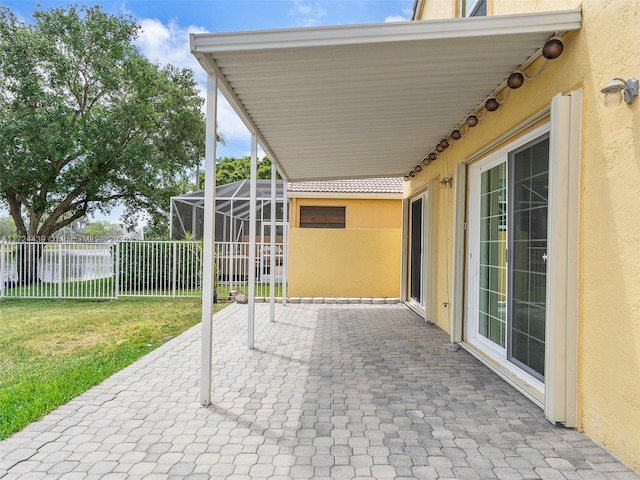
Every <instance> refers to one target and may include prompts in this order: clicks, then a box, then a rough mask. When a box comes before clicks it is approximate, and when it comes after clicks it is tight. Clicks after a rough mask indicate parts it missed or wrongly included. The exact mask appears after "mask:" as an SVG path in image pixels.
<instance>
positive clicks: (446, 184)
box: [440, 177, 453, 188]
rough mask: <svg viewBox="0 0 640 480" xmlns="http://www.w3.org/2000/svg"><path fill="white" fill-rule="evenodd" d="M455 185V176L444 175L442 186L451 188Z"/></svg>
mask: <svg viewBox="0 0 640 480" xmlns="http://www.w3.org/2000/svg"><path fill="white" fill-rule="evenodd" d="M452 186H453V177H443V178H442V180H440V188H447V187H449V188H451V187H452Z"/></svg>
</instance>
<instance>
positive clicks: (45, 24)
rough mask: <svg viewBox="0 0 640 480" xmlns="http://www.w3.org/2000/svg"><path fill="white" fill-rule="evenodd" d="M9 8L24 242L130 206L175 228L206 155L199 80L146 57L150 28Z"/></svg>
mask: <svg viewBox="0 0 640 480" xmlns="http://www.w3.org/2000/svg"><path fill="white" fill-rule="evenodd" d="M33 17H34V19H33V23H31V24H23V23H21V22H20V21H18V20H17V19H16V17H15V16H14V15H13V14H12V12H11V11H10V10H9V9H8V8H7V7H4V6H1V5H0V201H3V202H4V203H6V204H7V206H8V207H9V213H10V215H11V216H12V218H13V219H14V221H15V224H16V232H17V234H18V236H19V237H23V238H35V237H39V238H48V237H50V236H51V235H52V234H54V233H55V232H56V231H58V230H60V229H62V228H64V227H65V226H67V225H71V224H72V223H73V222H74V221H76V220H78V219H80V218H82V217H84V216H86V215H87V214H89V213H92V212H95V211H102V212H106V211H108V210H110V209H111V208H112V207H113V206H114V205H115V204H117V203H122V204H124V205H125V208H126V212H125V215H124V217H125V218H126V221H127V226H129V227H132V226H133V225H135V224H136V223H137V221H138V219H139V218H140V216H142V215H148V216H150V217H151V218H152V222H155V223H157V224H161V223H162V222H163V221H164V222H165V223H166V211H167V210H168V206H169V198H170V196H172V195H178V194H181V193H184V192H185V191H187V190H186V189H185V185H186V184H187V183H188V182H187V180H186V177H187V174H188V173H189V172H190V171H193V168H195V166H196V165H197V164H198V162H199V159H200V158H201V157H202V152H203V151H204V137H205V122H204V117H203V114H202V110H201V107H202V104H203V100H202V98H201V97H200V96H199V93H198V88H197V85H196V82H195V80H194V77H193V73H192V72H191V71H190V70H187V69H178V68H175V67H173V66H170V65H169V66H166V67H160V66H159V65H157V64H153V63H151V62H149V61H148V60H146V59H145V58H144V57H143V56H142V55H141V54H140V52H139V51H138V50H137V48H136V47H135V46H134V44H133V41H134V40H135V38H136V36H137V35H138V30H139V27H138V26H137V25H136V24H135V23H134V21H133V20H132V18H130V17H128V16H117V17H116V16H111V15H108V14H106V13H104V12H103V11H102V10H101V8H100V7H98V6H96V7H84V6H83V7H77V6H69V7H68V8H67V9H62V8H54V9H49V10H41V9H38V10H36V11H35V12H34V15H33Z"/></svg>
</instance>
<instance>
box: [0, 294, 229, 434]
mask: <svg viewBox="0 0 640 480" xmlns="http://www.w3.org/2000/svg"><path fill="white" fill-rule="evenodd" d="M223 306H224V304H222V305H215V306H214V307H215V311H217V310H220V309H221V308H222V307H223ZM200 319H201V299H200V298H179V299H164V298H126V299H120V300H114V301H91V300H17V299H5V300H2V301H0V440H2V439H4V438H6V437H8V436H9V435H11V434H12V433H15V432H17V431H19V430H21V429H22V428H24V427H25V426H26V425H28V424H29V423H31V422H33V421H35V420H37V419H39V418H41V417H42V416H43V415H45V414H47V413H48V412H50V411H51V410H53V409H55V408H56V407H58V406H60V405H62V404H64V403H66V402H67V401H69V400H70V399H71V398H73V397H75V396H77V395H79V394H80V393H82V392H84V391H85V390H87V389H89V388H90V387H92V386H94V385H96V384H98V383H100V382H101V381H102V380H104V379H105V378H107V377H109V376H110V375H112V374H113V373H115V372H117V371H119V370H121V369H122V368H124V367H126V366H127V365H129V364H130V363H132V362H133V361H135V360H136V359H138V358H140V357H141V356H143V355H145V354H147V353H149V352H150V351H152V350H154V349H155V348H157V347H159V346H160V345H162V343H163V340H165V339H167V338H168V337H173V336H176V335H178V334H180V333H182V332H184V331H185V330H187V329H188V328H190V327H191V326H193V325H195V324H197V323H198V322H199V321H200Z"/></svg>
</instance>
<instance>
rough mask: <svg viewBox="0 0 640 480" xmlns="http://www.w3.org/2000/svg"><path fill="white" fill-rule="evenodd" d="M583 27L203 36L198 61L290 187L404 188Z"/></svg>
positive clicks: (520, 21) (568, 19) (490, 25)
mask: <svg viewBox="0 0 640 480" xmlns="http://www.w3.org/2000/svg"><path fill="white" fill-rule="evenodd" d="M580 27H581V12H580V10H570V11H556V12H544V13H534V14H524V15H507V16H489V17H473V18H458V19H447V20H427V21H412V22H402V23H385V24H371V25H350V26H337V27H320V28H301V29H283V30H270V31H250V32H232V33H204V34H192V35H191V50H192V53H193V54H194V55H195V56H196V58H197V59H198V61H199V62H200V64H201V65H202V66H203V67H204V69H205V70H206V71H207V72H208V73H210V74H215V75H217V78H218V86H219V88H220V90H221V91H222V93H223V94H224V96H225V97H226V98H227V100H228V101H229V103H230V104H231V106H232V107H233V108H234V109H235V111H236V113H238V115H239V116H240V118H241V119H242V120H243V121H244V123H245V125H247V128H248V129H249V131H250V132H251V133H252V134H255V135H256V136H257V139H258V142H259V143H260V145H261V146H262V148H263V149H264V151H265V153H266V154H267V155H268V156H269V158H270V159H271V160H272V161H274V162H275V163H276V164H277V165H278V168H279V170H280V172H281V174H282V175H283V177H285V178H286V179H287V180H290V181H305V180H319V179H343V178H365V177H397V176H403V175H406V173H407V172H408V171H409V170H411V168H412V167H413V166H414V165H416V164H417V163H419V162H420V161H421V160H422V158H423V157H424V156H425V155H426V154H428V153H429V152H430V151H431V149H432V148H433V147H434V146H435V145H436V144H437V143H438V142H439V141H440V140H441V139H442V138H443V137H445V136H446V135H447V134H448V133H449V132H450V131H451V130H452V129H454V128H456V126H458V125H459V124H460V123H461V122H462V121H463V120H464V119H465V118H466V116H467V115H469V114H470V113H471V112H472V111H473V110H474V109H475V108H476V107H477V106H478V105H480V104H481V103H482V102H483V101H484V100H485V99H486V98H487V96H488V95H490V94H491V93H492V92H493V91H494V90H495V89H496V88H497V87H499V86H500V85H501V84H502V83H503V82H504V81H505V79H506V78H507V76H509V74H511V73H512V72H513V71H514V70H516V69H518V67H519V66H521V65H523V64H524V63H525V62H527V61H529V60H530V59H531V57H532V56H534V55H536V54H538V52H539V50H540V48H541V47H542V45H543V44H544V42H545V41H546V40H547V39H549V37H551V36H552V35H554V34H556V33H557V32H566V31H571V30H578V29H580ZM223 127H224V126H223Z"/></svg>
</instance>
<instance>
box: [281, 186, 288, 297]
mask: <svg viewBox="0 0 640 480" xmlns="http://www.w3.org/2000/svg"><path fill="white" fill-rule="evenodd" d="M288 216H289V199H288V198H287V181H286V180H285V181H284V182H283V186H282V305H286V304H287V267H288V265H289V258H288V257H289V221H288Z"/></svg>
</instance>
